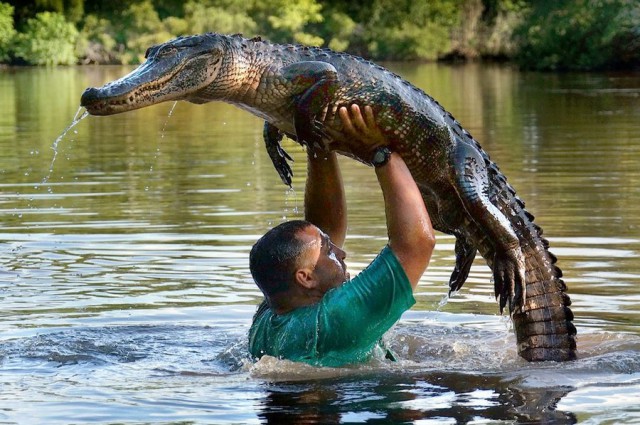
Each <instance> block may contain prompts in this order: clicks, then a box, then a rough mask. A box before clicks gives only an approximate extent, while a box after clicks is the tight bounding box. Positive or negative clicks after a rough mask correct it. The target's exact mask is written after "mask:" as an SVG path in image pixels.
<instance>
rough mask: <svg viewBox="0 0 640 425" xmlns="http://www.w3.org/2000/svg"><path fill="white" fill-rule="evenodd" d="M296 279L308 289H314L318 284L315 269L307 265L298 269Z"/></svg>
mask: <svg viewBox="0 0 640 425" xmlns="http://www.w3.org/2000/svg"><path fill="white" fill-rule="evenodd" d="M294 280H295V282H296V283H297V284H298V285H300V286H302V287H303V288H306V289H313V288H315V287H316V286H317V284H318V283H317V281H316V278H315V275H314V274H313V270H312V269H310V268H307V267H303V268H300V269H298V270H296V274H295V276H294Z"/></svg>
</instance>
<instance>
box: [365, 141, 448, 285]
mask: <svg viewBox="0 0 640 425" xmlns="http://www.w3.org/2000/svg"><path fill="white" fill-rule="evenodd" d="M376 175H377V177H378V181H379V182H380V187H381V188H382V193H383V195H384V204H385V212H386V216H387V230H388V233H389V246H390V247H391V249H392V250H393V252H394V253H395V254H396V256H397V257H398V258H399V260H400V262H401V263H402V265H403V267H404V268H405V272H406V273H407V277H408V278H409V280H410V281H411V284H412V286H413V287H415V285H416V284H417V282H418V280H419V279H420V276H422V273H423V272H424V269H425V268H426V267H427V265H428V264H429V260H430V258H431V253H432V251H433V247H434V245H435V236H434V233H433V227H432V226H431V220H430V218H429V214H428V213H427V209H426V207H425V205H424V201H423V200H422V195H421V194H420V191H419V190H418V187H417V185H416V183H415V181H414V179H413V177H412V176H411V173H410V172H409V169H408V168H407V166H406V164H405V163H404V161H403V160H402V158H401V157H400V156H399V155H398V154H397V153H393V154H391V158H390V160H389V162H388V163H387V164H386V165H384V166H382V167H379V168H376Z"/></svg>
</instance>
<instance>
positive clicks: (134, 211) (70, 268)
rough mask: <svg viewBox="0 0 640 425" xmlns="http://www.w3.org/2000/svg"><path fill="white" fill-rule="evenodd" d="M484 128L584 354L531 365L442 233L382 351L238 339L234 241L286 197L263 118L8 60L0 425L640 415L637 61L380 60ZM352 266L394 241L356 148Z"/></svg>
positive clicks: (242, 243) (242, 307)
mask: <svg viewBox="0 0 640 425" xmlns="http://www.w3.org/2000/svg"><path fill="white" fill-rule="evenodd" d="M387 65H388V67H389V68H391V69H392V70H393V71H394V72H396V73H398V74H400V75H402V76H403V77H405V78H406V79H408V80H410V81H411V82H413V83H414V84H415V85H417V86H418V87H420V88H422V89H424V90H425V91H426V92H427V93H429V94H430V95H432V96H433V97H435V98H436V99H437V100H438V101H439V102H440V103H441V104H442V105H443V106H444V107H445V108H447V109H448V110H449V111H450V112H452V113H453V115H454V116H455V117H456V118H457V119H458V120H459V121H460V122H461V123H462V124H463V125H464V126H465V128H466V129H467V130H469V131H470V132H471V134H473V135H474V136H475V138H476V139H477V140H478V141H480V143H481V144H482V145H483V147H484V148H485V150H487V151H488V152H489V154H490V155H491V157H492V159H493V160H494V161H496V162H497V163H498V164H499V166H500V168H501V170H502V171H503V172H504V174H505V175H506V176H507V177H508V179H509V182H510V183H511V184H512V185H513V186H514V187H515V188H516V190H517V191H518V195H519V196H520V197H521V198H522V199H524V200H525V201H526V203H527V209H528V210H529V211H530V212H532V213H533V214H534V215H535V216H536V222H537V223H538V224H539V225H541V226H542V228H543V229H544V231H545V235H546V236H547V237H548V239H549V240H550V242H551V251H552V252H553V253H554V254H556V255H557V256H558V258H559V263H558V264H559V266H560V267H561V268H562V269H563V271H564V276H565V280H566V282H567V284H568V286H569V293H570V295H571V298H572V301H573V306H572V309H573V312H574V313H575V316H576V320H575V324H576V326H577V328H578V348H579V360H577V361H575V362H570V363H553V362H551V363H544V364H528V363H526V362H525V361H523V360H521V359H520V358H518V357H517V355H516V350H515V338H514V336H513V335H512V328H511V325H510V322H509V319H508V318H507V317H506V316H502V317H501V316H499V315H498V314H497V310H498V308H497V305H496V302H495V300H494V299H493V297H492V291H493V284H492V282H491V274H490V270H489V269H488V268H487V266H486V265H485V263H484V261H483V260H482V259H481V258H480V257H478V258H477V259H476V262H475V263H474V267H473V269H472V271H471V275H470V277H469V279H468V281H467V283H466V284H465V287H464V288H463V289H462V291H461V292H460V293H459V294H458V295H456V296H455V297H453V298H452V299H449V300H447V299H446V297H445V296H446V293H447V282H448V278H449V275H450V273H451V271H452V268H453V264H454V252H453V246H454V243H455V240H454V238H453V237H451V236H448V235H443V234H438V235H437V236H438V240H437V248H436V251H435V254H434V257H433V259H432V261H431V266H430V268H429V270H428V271H427V272H426V273H425V275H424V277H423V278H422V281H421V283H420V286H419V289H418V290H417V293H416V299H417V304H416V305H415V306H414V307H413V308H412V309H411V310H410V311H409V312H407V313H406V314H405V315H404V316H403V319H402V320H401V321H400V323H398V325H397V326H396V327H395V328H394V329H393V330H392V331H390V332H389V334H388V335H387V336H386V338H387V340H388V342H389V343H390V344H391V345H392V346H393V347H394V348H395V350H396V351H397V352H398V354H399V357H400V360H399V361H398V362H397V363H389V362H385V361H379V360H373V361H372V362H371V363H370V364H366V365H362V366H358V367H351V368H344V369H316V368H311V367H305V366H302V365H297V364H292V363H289V362H286V361H278V360H275V359H269V358H265V359H263V360H261V361H259V362H256V363H254V362H252V361H251V360H250V358H249V357H248V355H247V352H246V350H247V341H246V339H247V338H246V336H247V331H248V328H249V325H250V322H251V317H252V314H253V312H254V311H255V307H256V305H257V304H258V303H259V301H260V299H261V294H260V292H259V290H258V289H257V288H256V287H255V285H254V284H253V282H252V280H251V276H250V274H249V270H248V252H249V250H250V247H251V245H252V244H253V243H254V242H255V240H256V239H257V238H258V237H259V236H261V235H262V234H263V233H264V232H265V231H266V230H267V229H269V228H270V227H272V226H273V225H275V224H277V223H279V222H281V221H283V220H286V219H292V218H302V203H303V195H304V194H303V191H304V178H305V175H306V173H305V153H304V151H303V150H302V148H301V147H299V146H298V145H296V144H294V143H293V142H291V141H286V142H285V144H284V146H285V148H286V149H287V150H288V152H289V153H290V154H291V155H292V156H293V157H294V159H295V160H296V161H295V163H294V165H293V169H294V173H295V176H294V184H293V190H288V189H287V188H286V187H285V186H283V185H282V183H281V182H280V179H279V177H278V175H277V173H276V172H275V170H274V169H273V167H272V165H271V163H270V160H269V158H268V156H267V154H266V152H265V150H264V146H263V142H262V139H261V135H262V123H261V121H260V120H258V119H257V118H255V117H253V116H251V115H249V114H247V113H246V112H242V111H240V110H239V109H235V108H234V107H232V106H229V105H224V104H220V103H210V104H206V105H191V104H187V103H183V102H179V103H177V104H174V103H165V104H161V105H157V106H154V107H150V108H147V109H143V110H138V111H133V112H129V113H125V114H121V115H117V116H111V117H87V118H85V119H83V120H81V121H80V122H79V124H78V125H77V126H76V127H74V128H73V129H72V130H70V131H69V132H68V133H67V135H66V136H65V137H64V138H62V139H61V140H60V141H59V142H58V143H57V145H56V149H55V150H54V149H53V147H54V141H55V140H56V138H57V137H58V136H59V135H60V134H61V133H62V131H63V130H64V129H65V128H66V127H67V126H68V125H69V124H70V123H71V121H72V119H73V117H74V115H75V114H76V112H77V111H78V106H79V99H80V95H81V93H82V91H83V90H84V88H86V87H88V86H99V85H102V84H104V83H105V82H107V81H110V80H113V79H115V78H118V77H120V76H122V75H124V74H125V73H127V72H128V71H129V70H130V68H123V67H95V68H94V67H82V68H73V67H71V68H53V69H40V68H25V69H16V70H14V69H3V70H0V98H1V101H0V152H1V154H0V305H1V307H0V423H2V424H14V423H20V424H36V423H37V424H40V423H42V424H67V423H85V424H86V423H88V424H98V423H105V424H106V423H215V424H231V423H237V424H244V423H273V424H285V423H317V424H332V423H370V424H378V423H379V424H382V423H415V424H431V423H434V424H435V423H438V424H441V423H442V424H460V423H474V424H478V423H541V422H544V423H561V424H564V423H567V424H570V423H576V422H580V423H588V424H601V423H602V424H605V423H606V424H613V423H616V424H620V423H640V404H639V403H638V402H639V401H640V397H639V394H640V259H639V254H640V171H639V170H640V74H637V73H636V74H562V75H556V74H538V73H521V72H518V71H517V70H514V69H512V68H509V67H501V66H478V65H467V66H458V67H451V66H443V65H437V64H427V65H413V64H412V65H409V64H387ZM341 164H342V167H343V174H344V179H345V184H346V191H347V199H348V207H349V231H348V238H347V241H346V250H347V252H348V258H347V264H348V266H349V269H350V271H351V274H352V275H354V274H355V273H357V272H358V271H360V270H362V268H364V267H365V266H366V265H367V264H368V262H369V261H370V260H371V259H372V258H373V257H374V256H375V254H376V253H377V252H378V251H379V250H380V249H381V248H382V246H383V245H384V244H385V242H386V229H385V222H384V211H383V208H382V199H381V194H380V190H379V188H378V185H377V183H376V180H375V175H374V173H373V171H371V169H369V168H367V167H365V166H363V165H361V164H359V163H356V162H355V161H352V160H348V159H344V158H343V160H342V161H341Z"/></svg>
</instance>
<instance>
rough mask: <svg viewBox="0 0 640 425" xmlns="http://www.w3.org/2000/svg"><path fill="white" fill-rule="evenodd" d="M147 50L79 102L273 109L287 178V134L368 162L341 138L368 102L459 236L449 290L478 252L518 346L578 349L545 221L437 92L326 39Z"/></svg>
mask: <svg viewBox="0 0 640 425" xmlns="http://www.w3.org/2000/svg"><path fill="white" fill-rule="evenodd" d="M145 58H146V61H145V62H144V63H143V64H142V65H140V66H139V67H138V68H136V69H135V70H133V71H132V72H131V73H129V74H128V75H126V76H124V77H122V78H120V79H118V80H115V81H112V82H110V83H107V84H105V85H104V86H102V87H100V88H93V87H90V88H87V89H86V90H85V92H84V93H83V94H82V98H81V105H82V106H84V107H85V108H86V109H87V111H88V112H89V113H90V114H92V115H111V114H117V113H121V112H125V111H131V110H134V109H138V108H143V107H145V106H149V105H153V104H157V103H160V102H165V101H177V100H186V101H188V102H192V103H196V104H201V103H206V102H210V101H214V100H217V101H222V102H226V103H229V104H232V105H235V106H237V107H239V108H241V109H243V110H246V111H248V112H250V113H252V114H254V115H256V116H258V117H260V118H261V119H264V120H265V124H264V129H263V135H264V141H265V143H266V149H267V152H268V154H269V156H270V157H271V160H272V161H273V164H274V166H275V168H276V169H277V171H278V173H279V174H280V177H281V179H282V181H283V182H284V183H285V184H287V185H291V177H292V173H291V168H290V166H289V164H288V162H287V161H288V160H291V158H290V157H289V155H288V154H287V153H286V152H285V151H284V149H283V148H282V146H281V141H282V139H283V137H284V136H287V137H289V138H291V139H292V140H294V141H296V142H297V143H299V144H301V145H303V146H306V147H307V149H313V150H318V149H323V148H324V147H325V146H326V143H325V142H326V141H327V140H331V141H332V142H331V144H330V145H331V149H332V150H335V151H336V152H338V153H340V154H342V155H345V156H348V157H351V158H354V159H356V160H359V161H361V162H363V163H365V164H370V159H371V158H368V157H367V155H366V154H364V153H362V152H358V151H356V149H355V148H353V147H351V148H350V147H348V146H349V145H348V144H346V143H345V138H346V135H345V133H343V132H342V123H341V121H340V118H339V115H338V114H337V111H338V109H339V108H340V107H341V106H348V105H351V104H358V105H361V106H363V105H370V106H371V107H372V108H373V112H374V116H375V119H376V122H377V124H378V126H379V127H380V129H381V131H382V132H383V134H384V136H385V139H386V140H387V142H388V146H389V148H390V149H391V150H392V151H395V152H398V153H399V154H400V155H401V156H402V157H403V159H404V161H405V162H406V164H407V166H408V168H409V169H410V171H411V173H412V175H413V177H414V179H415V181H416V182H417V184H418V187H419V188H420V191H421V194H422V197H423V199H424V202H425V204H426V206H427V208H428V210H429V213H430V215H431V220H432V223H433V226H434V228H436V229H437V230H438V231H441V232H443V233H446V234H450V235H454V236H455V238H456V243H455V257H456V261H455V266H454V269H453V272H452V274H451V278H450V280H449V295H452V294H454V293H455V292H457V291H458V290H460V289H461V287H462V285H463V284H464V282H465V281H466V279H467V277H468V274H469V270H470V268H471V265H472V263H473V261H474V259H475V257H476V253H477V252H479V253H480V255H481V256H482V257H483V258H484V259H485V261H486V262H487V264H488V266H489V267H490V268H491V270H492V276H493V283H494V291H495V297H496V300H497V301H498V304H499V311H500V313H501V314H502V313H503V310H504V308H505V306H507V305H508V308H509V313H510V316H511V318H512V321H513V324H514V326H513V327H514V331H515V335H516V341H517V350H518V354H519V355H520V356H521V357H522V358H524V359H526V360H528V361H566V360H573V359H575V358H576V357H577V356H576V340H575V335H576V328H575V326H574V325H573V323H572V322H573V319H574V317H573V313H572V311H571V309H570V308H569V306H570V305H571V301H570V298H569V296H568V295H567V293H566V290H567V286H566V284H565V282H564V281H563V279H562V272H561V270H560V269H559V268H558V266H557V265H556V261H557V259H556V257H555V256H554V255H553V254H551V253H550V251H549V242H548V241H547V240H546V239H545V238H544V237H543V236H542V229H541V228H540V227H539V226H538V225H537V224H535V223H534V217H533V215H532V214H530V213H529V212H528V211H527V210H526V209H525V205H524V202H523V201H522V200H521V199H520V198H518V196H517V195H516V192H515V190H514V189H513V187H512V186H511V185H510V184H508V183H507V180H506V177H505V176H504V175H503V174H502V172H501V171H500V170H499V168H498V166H497V165H496V164H495V163H494V162H493V161H492V160H491V159H490V158H489V155H488V154H487V153H486V152H485V151H484V150H483V149H482V147H481V146H480V144H479V143H478V142H477V141H476V140H475V139H474V138H473V137H472V136H471V134H469V132H468V131H466V130H465V129H464V128H463V127H462V126H461V124H460V123H459V122H458V121H457V120H456V119H455V118H454V117H453V116H452V115H451V114H450V113H449V112H447V111H446V110H445V109H444V108H443V107H442V106H441V105H440V104H439V103H438V102H437V101H436V100H434V99H433V98H432V97H430V96H429V95H427V94H426V93H425V92H424V91H423V90H421V89H419V88H417V87H415V86H413V85H412V84H411V83H409V82H408V81H405V80H404V79H402V78H401V77H399V76H398V75H396V74H394V73H392V72H391V71H389V70H387V69H386V68H384V67H382V66H379V65H377V64H375V63H373V62H371V61H368V60H365V59H363V58H360V57H357V56H353V55H350V54H347V53H341V52H335V51H332V50H330V49H326V48H320V47H309V46H302V45H294V44H289V45H285V44H276V43H271V42H269V41H266V40H262V39H261V38H260V37H254V38H244V37H243V36H242V35H241V34H235V35H224V34H216V33H207V34H201V35H192V36H185V37H178V38H176V39H174V40H171V41H169V42H166V43H163V44H159V45H155V46H152V47H150V48H149V49H148V50H147V52H146V54H145Z"/></svg>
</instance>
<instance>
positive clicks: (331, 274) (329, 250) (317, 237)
mask: <svg viewBox="0 0 640 425" xmlns="http://www.w3.org/2000/svg"><path fill="white" fill-rule="evenodd" d="M299 237H300V238H301V239H302V240H303V241H305V242H306V243H307V246H308V248H307V249H306V250H305V253H303V254H302V257H303V262H304V264H305V265H307V266H310V267H311V268H312V269H313V274H314V276H315V278H316V280H317V281H318V289H319V290H320V291H321V292H322V293H325V292H327V291H328V290H329V289H332V288H335V287H338V286H340V285H341V284H342V283H344V282H345V281H346V280H349V273H347V266H346V265H345V263H344V259H345V258H346V256H347V254H346V253H345V252H344V251H343V250H342V249H340V248H339V247H337V246H336V245H334V244H333V242H331V240H330V239H329V236H327V234H326V233H324V232H323V231H322V230H320V229H319V228H317V227H316V226H309V227H307V228H306V229H304V230H303V231H302V232H301V234H300V235H299Z"/></svg>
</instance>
